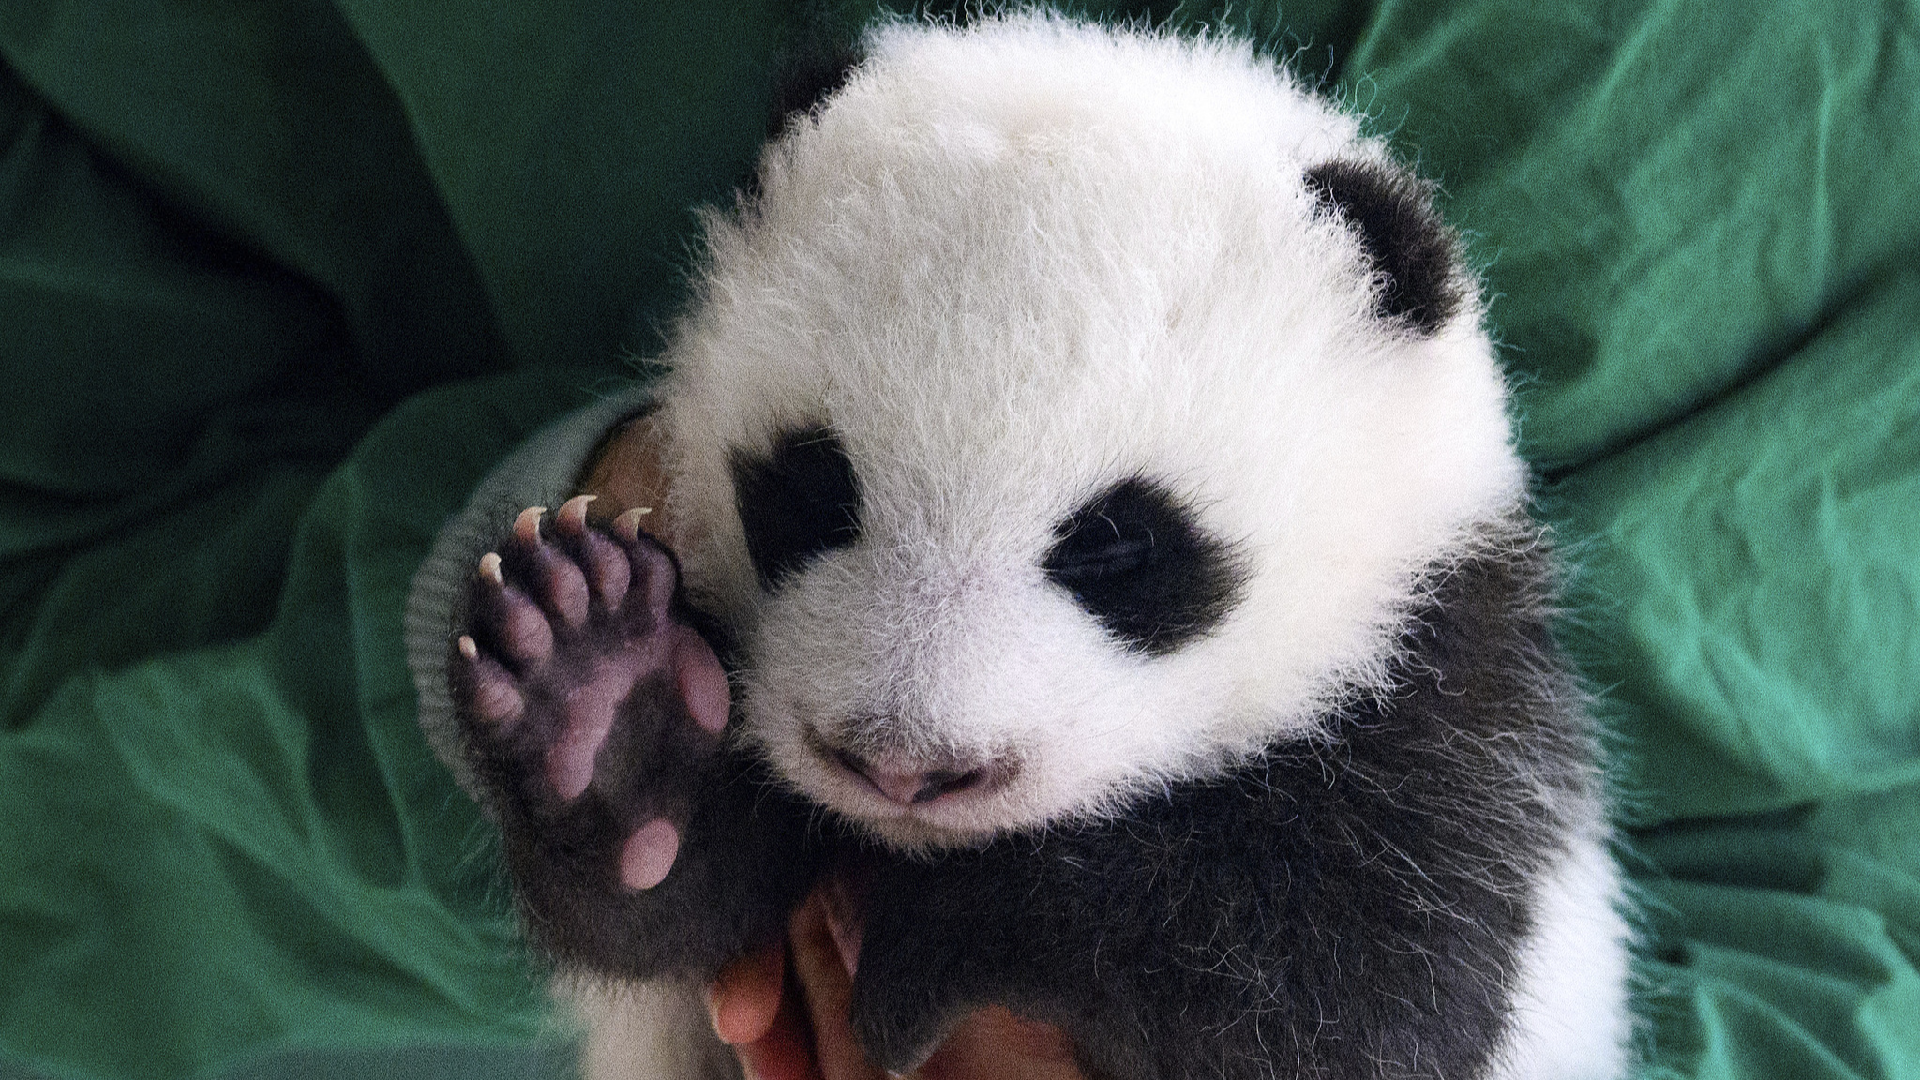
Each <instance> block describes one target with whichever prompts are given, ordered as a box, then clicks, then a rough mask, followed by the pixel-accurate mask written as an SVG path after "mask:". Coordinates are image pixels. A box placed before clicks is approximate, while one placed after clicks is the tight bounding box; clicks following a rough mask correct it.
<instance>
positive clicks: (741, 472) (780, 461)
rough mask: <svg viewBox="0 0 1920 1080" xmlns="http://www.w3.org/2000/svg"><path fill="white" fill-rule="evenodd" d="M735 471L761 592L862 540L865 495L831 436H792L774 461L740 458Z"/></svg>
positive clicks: (803, 432) (777, 448) (815, 430)
mask: <svg viewBox="0 0 1920 1080" xmlns="http://www.w3.org/2000/svg"><path fill="white" fill-rule="evenodd" d="M732 466H733V494H734V503H735V508H736V509H737V510H738V511H739V512H740V527H741V529H742V530H743V531H744V532H745V533H746V537H747V555H748V556H749V557H750V558H751V559H752V560H753V569H754V573H755V574H756V575H758V576H759V578H760V587H761V588H762V589H765V590H767V591H769V592H771V591H772V590H773V589H775V588H777V587H778V586H779V584H780V583H781V582H782V581H784V580H786V578H788V577H789V576H791V575H792V574H793V573H794V572H795V571H797V570H799V569H800V568H801V567H802V566H804V565H806V564H807V562H809V561H810V560H812V559H813V558H815V557H816V556H818V555H820V554H821V553H822V552H825V551H828V550H831V549H833V548H837V547H845V546H847V545H848V544H851V543H853V542H854V541H855V540H858V539H859V538H860V488H859V485H858V484H856V483H855V481H854V477H853V463H852V462H850V461H849V460H847V452H846V448H845V447H843V446H841V445H840V438H839V436H837V435H835V434H834V433H833V432H832V431H830V430H828V429H826V428H824V427H806V428H798V429H795V430H793V431H789V432H786V433H785V434H782V435H781V436H780V437H779V438H777V439H775V440H774V443H773V450H772V452H771V453H769V454H768V455H767V456H765V457H759V456H748V455H744V454H735V455H734V457H733V461H732Z"/></svg>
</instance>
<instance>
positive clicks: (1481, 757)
mask: <svg viewBox="0 0 1920 1080" xmlns="http://www.w3.org/2000/svg"><path fill="white" fill-rule="evenodd" d="M1522 537H1523V542H1522V543H1520V544H1518V545H1515V544H1508V545H1506V546H1503V547H1501V548H1499V549H1496V550H1488V551H1486V552H1484V553H1482V554H1479V555H1476V556H1474V557H1472V558H1470V559H1468V560H1466V561H1465V562H1463V563H1462V564H1460V565H1459V566H1457V567H1453V568H1449V569H1448V570H1446V571H1444V572H1442V573H1440V574H1438V575H1437V578H1436V581H1435V582H1434V584H1433V588H1432V592H1431V594H1430V597H1429V599H1428V600H1427V602H1426V603H1425V605H1424V606H1423V608H1422V609H1421V610H1420V611H1419V612H1418V614H1417V615H1416V617H1415V620H1414V621H1413V623H1412V624H1411V628H1410V629H1409V630H1408V632H1407V640H1406V645H1407V652H1406V655H1405V657H1404V659H1402V660H1401V661H1400V663H1399V665H1398V670H1397V672H1396V683H1397V689H1396V691H1395V692H1394V693H1393V695H1392V696H1391V697H1390V698H1388V699H1386V700H1381V701H1369V700H1361V701H1356V702H1354V703H1352V704H1351V705H1350V706H1349V707H1348V708H1346V709H1344V710H1342V711H1341V712H1340V713H1339V714H1337V715H1335V716H1333V717H1332V718H1330V719H1331V722H1330V724H1329V727H1328V730H1327V733H1326V735H1325V736H1324V737H1319V738H1311V739H1307V740H1303V741H1299V742H1291V743H1283V744H1280V745H1276V746H1274V747H1271V748H1269V749H1268V751H1267V752H1266V753H1265V754H1264V755H1263V756H1262V757H1261V758H1259V759H1258V760H1256V761H1253V762H1250V763H1248V764H1245V765H1242V766H1240V767H1238V768H1235V769H1233V770H1231V771H1230V772H1228V773H1227V774H1226V775H1224V776H1221V777H1219V778H1217V779H1212V780H1204V781H1195V782H1190V783H1184V784H1177V785H1174V786H1172V787H1171V788H1170V789H1169V790H1168V791H1167V792H1166V793H1165V795H1163V796H1156V797H1151V798H1146V799H1142V800H1140V801H1139V802H1138V803H1136V804H1135V805H1133V806H1132V807H1130V808H1129V811H1128V812H1127V813H1126V814H1125V815H1124V816H1123V817H1120V818H1118V819H1115V820H1110V821H1103V822H1099V823H1095V824H1091V825H1085V826H1079V827H1062V828H1057V829H1054V830H1050V831H1048V832H1046V833H1043V834H1039V835H1034V836H1014V837H1008V838H1005V839H1001V840H998V841H996V842H995V843H993V844H992V845H990V846H988V847H987V848H985V849H984V850H981V851H976V852H967V853H959V854H953V855H949V856H946V857H944V858H941V859H939V860H937V861H934V862H927V863H916V862H896V863H892V864H890V865H888V866H887V867H886V868H885V869H884V870H883V871H881V872H879V873H878V874H877V875H876V877H875V884H874V886H873V888H872V891H871V893H870V901H869V907H868V911H867V921H866V924H865V925H866V929H865V937H864V940H863V944H862V950H861V963H860V969H859V979H858V980H857V982H856V985H855V994H854V1018H855V1027H856V1031H857V1032H858V1033H859V1034H860V1036H861V1038H862V1040H863V1042H864V1043H865V1044H866V1045H867V1046H868V1048H869V1049H870V1050H871V1051H872V1052H873V1053H874V1055H875V1059H876V1060H877V1061H878V1062H880V1063H881V1064H883V1065H885V1066H888V1067H890V1068H895V1069H898V1068H902V1067H904V1066H906V1065H909V1064H911V1063H913V1062H915V1061H917V1060H918V1059H919V1057H920V1056H921V1055H923V1054H924V1053H925V1052H927V1051H928V1050H930V1049H931V1048H932V1046H933V1045H934V1044H935V1042H936V1041H937V1040H938V1037H939V1035H940V1034H941V1033H942V1031H943V1028H942V1025H943V1024H944V1023H950V1022H952V1021H953V1020H956V1019H958V1018H959V1017H960V1016H961V1015H964V1013H965V1012H966V1011H967V1010H968V1009H970V1008H973V1007H977V1006H980V1005H985V1004H988V1003H993V1002H1000V1003H1005V1004H1007V1005H1009V1006H1010V1007H1012V1008H1013V1009H1014V1010H1015V1011H1016V1012H1020V1013H1022V1014H1024V1015H1028V1016H1032V1017H1036V1018H1040V1019H1044V1020H1048V1021H1051V1022H1054V1023H1057V1024H1060V1025H1061V1026H1062V1027H1064V1028H1065V1029H1066V1030H1067V1031H1068V1032H1069V1034H1070V1035H1072V1036H1073V1039H1074V1043H1075V1045H1076V1046H1077V1047H1078V1048H1079V1050H1080V1053H1081V1054H1082V1056H1083V1059H1084V1063H1085V1064H1086V1065H1087V1066H1088V1067H1089V1068H1090V1070H1091V1071H1092V1072H1094V1073H1095V1074H1096V1075H1101V1076H1107V1077H1116V1078H1118V1077H1125V1078H1129V1080H1144V1078H1148V1077H1155V1078H1167V1080H1171V1078H1175V1077H1220V1078H1228V1077H1247V1078H1253V1077H1268V1076H1276V1075H1279V1076H1300V1077H1322V1076H1324V1077H1342V1078H1360V1077H1457V1076H1471V1075H1478V1074H1479V1071H1480V1070H1481V1069H1482V1068H1483V1067H1484V1066H1485V1064H1486V1062H1487V1059H1488V1057H1489V1055H1490V1054H1491V1053H1492V1052H1493V1051H1494V1050H1495V1048H1496V1047H1497V1045H1498V1042H1499V1040H1500V1038H1501V1036H1502V1034H1503V1033H1504V1018H1505V1016H1506V1015H1507V1011H1508V1006H1509V998H1510V992H1511V988H1512V981H1513V977H1514V961H1515V949H1516V946H1517V944H1518V942H1519V941H1520V940H1521V939H1522V937H1523V936H1524V935H1525V934H1526V933H1527V931H1528V930H1529V928H1530V926H1531V912H1530V901H1531V899H1532V897H1531V895H1530V888H1529V887H1530V883H1532V882H1535V881H1537V880H1538V879H1539V877H1540V875H1541V873H1542V872H1543V870H1544V869H1545V868H1546V866H1547V865H1548V863H1549V861H1550V860H1551V859H1552V857H1553V856H1554V855H1556V854H1557V853H1558V851H1559V849H1560V845H1561V843H1562V837H1563V836H1564V834H1565V823H1564V822H1562V821H1561V820H1560V813H1559V811H1558V809H1557V808H1558V807H1563V806H1565V805H1567V804H1568V803H1569V802H1574V801H1583V800H1585V799H1588V798H1591V797H1592V789H1593V785H1594V784H1595V783H1596V782H1597V780H1596V777H1595V776H1594V774H1593V772H1592V770H1591V769H1590V767H1589V766H1588V764H1587V763H1588V762H1590V761H1591V760H1592V759H1593V750H1592V746H1591V741H1590V740H1591V736H1590V734H1589V733H1588V731H1587V726H1586V725H1587V722H1586V720H1585V718H1584V714H1583V712H1582V711H1581V708H1580V698H1579V695H1578V693H1577V691H1576V689H1575V687H1574V686H1573V684H1572V682H1571V680H1570V678H1569V676H1568V675H1567V674H1566V672H1565V668H1564V665H1563V664H1562V663H1561V662H1560V660H1559V658H1558V653H1557V650H1556V648H1555V645H1554V643H1553V640H1552V638H1551V636H1550V635H1549V633H1548V620H1549V611H1550V609H1549V606H1548V597H1549V595H1550V591H1549V573H1550V570H1549V565H1548V559H1547V554H1546V551H1545V548H1544V546H1543V545H1542V544H1541V543H1539V542H1538V541H1537V540H1536V539H1534V538H1533V537H1532V535H1531V534H1530V533H1524V534H1522Z"/></svg>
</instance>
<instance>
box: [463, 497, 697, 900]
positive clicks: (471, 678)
mask: <svg viewBox="0 0 1920 1080" xmlns="http://www.w3.org/2000/svg"><path fill="white" fill-rule="evenodd" d="M591 502H592V497H591V496H579V497H576V498H574V499H570V500H568V502H567V503H566V504H565V505H563V506H562V507H561V508H560V510H559V511H558V512H557V513H554V514H552V515H551V516H549V515H548V514H547V512H546V510H545V508H544V507H532V508H529V509H527V510H525V511H523V512H522V513H521V514H520V515H519V517H518V519H517V520H516V521H515V522H514V524H513V527H512V529H511V530H510V531H509V533H508V535H507V536H506V537H504V538H503V540H502V541H501V543H500V545H499V548H498V550H497V551H492V552H488V553H487V554H486V555H484V556H482V557H481V559H480V562H479V566H478V568H477V570H476V573H475V574H474V577H473V580H472V583H471V586H470V589H471V591H470V593H469V598H468V608H467V612H468V614H467V620H466V625H465V626H464V627H463V628H462V629H463V630H464V632H463V633H461V634H459V635H458V636H457V638H456V640H455V645H454V652H455V655H454V657H453V659H452V675H453V678H452V684H453V690H454V696H455V701H456V705H457V706H458V708H459V711H460V713H461V716H462V722H463V726H464V729H465V733H466V738H467V744H468V747H469V752H470V753H471V755H472V756H473V758H474V763H475V765H476V768H477V770H478V772H479V773H480V775H481V776H482V778H483V780H484V781H486V782H487V783H488V784H489V785H490V786H492V787H494V788H495V791H496V794H497V796H498V797H499V798H500V800H501V803H502V806H503V809H505V810H506V811H507V812H508V813H507V816H508V817H509V819H510V820H509V821H508V822H506V823H504V824H506V825H507V827H508V829H509V831H512V830H513V829H515V827H516V826H519V827H521V828H522V830H523V832H524V833H525V835H524V836H523V837H522V839H524V840H525V841H526V846H524V847H522V850H521V853H522V854H523V855H525V856H527V857H530V858H533V859H535V860H536V861H538V862H541V863H546V862H550V861H569V862H574V863H580V864H582V865H573V866H570V867H567V868H566V869H568V870H570V871H571V873H573V874H579V875H583V876H584V877H585V878H586V879H587V881H586V882H585V883H587V884H592V883H594V879H600V883H601V884H604V885H607V886H617V887H623V888H626V889H649V888H652V887H654V886H656V885H658V884H659V883H660V882H661V881H662V880H663V879H665V878H666V876H667V874H668V873H669V872H670V871H671V869H672V867H673V865H674V862H675V859H676V856H677V855H678V852H679V847H680V841H681V836H682V833H683V830H684V828H685V825H686V822H687V819H688V818H689V816H690V815H691V814H692V812H693V810H694V808H695V804H696V803H697V802H698V800H699V798H700V792H699V791H698V790H696V788H697V786H698V784H699V782H700V781H701V779H702V778H703V777H704V774H705V770H703V769H702V768H700V766H701V765H702V764H703V763H706V762H707V761H709V759H711V758H713V756H714V755H715V754H716V753H717V752H718V750H719V749H720V738H719V736H720V733H721V732H722V730H723V729H724V728H725V727H726V723H727V714H728V708H729V700H728V691H727V680H726V675H725V672H724V671H723V670H722V668H721V666H720V663H719V661H718V660H717V659H716V658H715V656H714V653H713V650H712V649H711V648H709V647H708V646H707V644H706V642H705V641H704V640H702V639H701V638H700V636H699V635H698V634H697V633H695V632H694V631H693V629H692V628H691V627H689V626H687V625H686V624H685V623H684V622H682V621H679V620H678V619H677V618H676V617H675V614H674V610H673V602H674V592H675V588H676V585H677V582H678V571H677V569H676V567H675V565H674V562H673V559H672V557H671V556H670V555H669V554H668V553H667V551H666V549H665V548H663V547H661V546H660V545H659V544H658V543H656V542H654V540H653V539H652V538H651V537H649V536H647V535H646V534H645V533H643V532H641V531H640V521H641V513H643V511H629V512H628V513H626V514H623V515H621V516H620V517H618V518H616V519H614V520H613V521H611V522H604V523H602V522H593V521H589V519H588V510H589V507H590V504H591ZM512 839H513V838H512V837H509V841H510V844H511V841H512ZM594 864H597V865H594ZM542 869H547V868H544V867H543V868H542Z"/></svg>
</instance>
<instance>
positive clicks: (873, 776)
mask: <svg viewBox="0 0 1920 1080" xmlns="http://www.w3.org/2000/svg"><path fill="white" fill-rule="evenodd" d="M832 756H833V759H834V761H835V762H837V763H838V764H839V765H840V766H841V767H842V768H844V769H846V770H847V771H848V772H851V773H853V774H854V775H856V776H858V777H860V778H861V779H862V780H865V781H866V782H867V784H868V785H869V786H871V787H872V788H873V789H874V790H875V791H877V792H879V793H880V794H881V795H882V796H883V797H885V799H886V800H887V801H888V802H890V803H894V804H896V805H899V806H919V805H923V804H925V803H930V802H932V801H933V800H935V799H938V798H940V797H941V796H943V795H958V794H961V793H964V792H984V791H988V790H991V789H993V788H996V787H999V786H1000V785H1001V784H1003V783H1005V782H1006V780H1007V779H1009V778H1011V776H1012V770H1011V769H1010V768H1008V767H1006V766H1004V765H1001V764H999V763H994V762H989V763H986V764H981V765H967V766H961V765H946V766H944V767H941V768H913V767H911V766H906V767H903V766H901V765H898V764H895V763H893V762H875V761H868V760H866V759H864V758H860V757H856V756H854V755H853V754H850V753H848V752H846V751H845V750H835V751H833V752H832Z"/></svg>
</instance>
